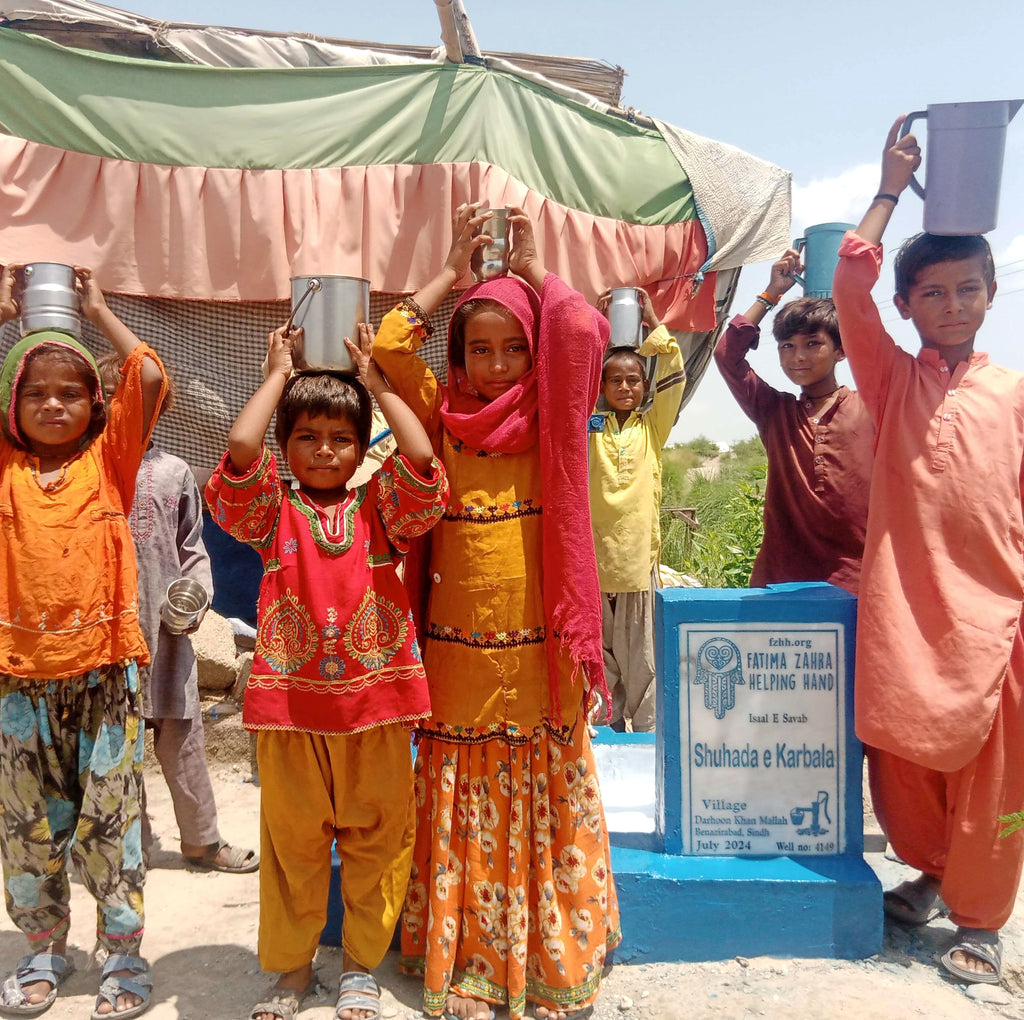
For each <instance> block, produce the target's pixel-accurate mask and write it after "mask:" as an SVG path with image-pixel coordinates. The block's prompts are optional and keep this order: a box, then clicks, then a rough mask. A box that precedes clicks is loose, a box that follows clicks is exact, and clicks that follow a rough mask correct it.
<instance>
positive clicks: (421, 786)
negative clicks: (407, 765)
mask: <svg viewBox="0 0 1024 1020" xmlns="http://www.w3.org/2000/svg"><path fill="white" fill-rule="evenodd" d="M477 210H478V207H477V206H475V205H471V206H463V207H461V208H460V209H459V210H458V213H457V218H456V222H455V241H454V243H453V246H452V249H451V252H450V253H449V255H448V258H447V260H446V262H445V264H444V267H443V268H442V270H441V272H440V273H439V274H438V276H437V277H436V278H435V279H434V280H432V281H431V282H430V283H429V284H428V285H427V286H426V287H424V288H423V289H422V290H421V291H420V292H419V293H417V294H416V295H415V297H414V299H413V300H411V301H405V302H402V303H401V304H400V305H399V306H398V308H397V309H395V310H394V311H393V312H391V313H389V314H388V315H387V316H385V318H384V321H383V323H382V324H381V329H380V331H379V333H378V334H377V338H376V341H375V344H374V348H373V354H374V359H375V360H376V361H377V363H378V364H379V365H380V367H381V368H382V369H383V371H384V373H385V375H386V376H387V377H388V379H389V381H390V383H391V385H392V386H393V387H394V388H395V390H396V391H397V392H398V393H399V394H400V395H401V396H402V398H403V399H404V400H405V401H406V402H407V403H408V404H409V405H410V406H411V407H412V408H413V409H414V410H415V411H416V413H417V414H418V415H419V416H420V418H421V420H422V421H423V422H424V424H425V426H426V428H427V431H428V433H429V434H430V436H431V439H432V442H433V444H434V449H435V451H436V453H437V455H438V456H439V458H440V459H441V461H442V462H443V463H444V465H445V469H446V470H447V472H448V477H449V482H450V485H451V502H450V505H449V508H448V510H447V512H446V513H445V515H444V517H443V519H442V521H441V523H440V524H438V525H437V527H436V528H435V529H434V531H433V533H432V534H431V536H430V548H429V550H428V549H421V550H420V554H421V556H422V559H421V561H420V562H421V567H422V569H420V570H417V566H416V564H415V563H410V564H409V567H408V572H407V580H408V581H409V582H410V583H411V584H413V585H415V584H416V579H417V578H421V579H422V580H423V581H424V582H425V588H426V589H427V590H424V591H422V592H419V591H418V592H417V593H415V594H423V595H424V596H425V597H424V598H423V599H422V600H421V601H420V606H421V608H423V609H424V612H423V614H422V619H421V620H420V624H421V631H422V637H423V650H424V665H425V666H426V670H427V678H428V683H429V687H430V698H431V706H432V712H433V714H432V717H431V718H430V719H429V720H428V721H427V722H426V723H424V724H423V725H422V726H421V728H420V744H419V753H418V756H417V766H416V799H417V835H416V845H415V849H414V852H413V868H412V877H411V881H410V885H409V893H408V896H407V900H406V907H405V912H404V915H403V923H402V952H403V967H404V968H405V969H407V970H412V971H418V972H422V973H423V974H424V977H425V989H424V1000H425V1001H424V1005H425V1009H426V1012H427V1013H428V1014H430V1015H432V1016H445V1017H457V1018H460V1020H462V1018H465V1020H477V1018H481V1020H484V1018H487V1017H489V1016H493V1015H494V1014H493V1009H492V1005H493V1004H503V1005H507V1007H508V1010H509V1014H510V1016H511V1017H512V1018H519V1017H522V1016H523V1014H524V1012H525V1009H526V1003H527V1002H531V1003H533V1004H534V1005H535V1011H536V1015H537V1016H538V1017H542V1018H546V1017H550V1018H553V1020H560V1018H565V1017H573V1018H576V1017H584V1016H588V1015H589V1014H590V1013H591V1012H592V1009H593V1007H592V1005H591V1003H592V1002H593V1000H594V998H595V997H596V995H597V991H598V985H599V983H600V980H601V974H602V968H603V966H604V962H605V957H606V954H607V952H608V951H609V950H610V949H611V948H613V947H614V946H615V945H617V944H618V941H619V939H620V934H619V923H618V906H617V902H616V898H615V887H614V884H613V882H612V877H611V874H610V871H609V856H610V855H609V844H608V836H607V830H606V827H605V822H604V813H603V810H602V807H601V797H600V791H599V789H598V784H597V777H596V772H595V768H594V759H593V754H592V751H591V746H590V738H589V735H588V731H587V725H586V718H585V711H584V708H585V704H586V702H587V700H588V694H589V692H590V691H591V690H592V689H594V688H597V689H598V690H601V689H604V676H603V666H602V651H601V612H600V596H599V591H598V583H597V568H596V564H595V559H594V549H593V538H592V533H591V528H590V512H589V495H588V487H587V462H586V442H587V440H586V427H585V423H586V418H587V415H588V414H589V412H590V409H591V408H592V407H593V405H594V401H595V399H596V394H597V387H598V383H599V379H600V372H601V359H602V355H603V352H604V349H605V344H606V341H607V321H606V320H605V319H604V317H603V316H601V315H599V314H598V313H597V312H596V311H595V310H594V309H593V308H591V307H590V306H589V305H588V304H587V303H586V301H585V300H584V299H583V297H582V296H581V295H579V294H577V293H575V292H573V291H572V290H570V289H569V288H568V287H567V286H566V285H565V284H564V283H563V282H562V281H561V280H559V279H558V278H557V277H556V276H554V275H552V274H550V273H545V271H544V269H543V267H542V266H541V264H540V262H539V260H538V258H537V254H536V250H535V246H534V242H533V232H532V228H531V226H530V223H529V220H528V219H527V218H526V217H525V216H524V215H523V214H522V212H521V210H512V212H513V215H512V216H511V217H510V219H511V222H512V225H513V246H512V253H511V257H510V267H511V269H512V270H513V272H515V273H517V274H518V276H519V277H520V278H521V279H515V278H512V277H508V278H501V279H497V280H493V281H490V282H487V283H483V284H478V285H477V286H475V287H473V288H471V289H470V290H469V291H467V292H466V293H465V294H464V295H463V297H462V299H461V300H460V302H459V304H458V306H457V308H456V311H455V315H454V316H453V319H452V323H451V327H450V341H449V351H448V353H449V373H448V383H447V385H443V384H441V383H440V382H439V381H438V380H437V379H436V378H435V377H434V375H433V374H432V373H431V371H430V369H429V368H428V367H427V365H426V364H425V362H423V361H422V360H421V359H420V358H419V357H418V356H417V355H416V351H417V349H418V348H419V347H420V346H421V344H422V343H423V342H424V341H425V340H427V339H428V338H429V336H430V334H431V327H430V324H429V320H428V316H429V314H430V313H431V312H433V311H434V310H435V309H436V308H437V307H438V306H439V305H440V303H441V301H442V300H443V299H444V297H445V295H446V294H447V293H448V292H449V291H450V290H451V288H452V287H453V286H454V285H455V283H456V282H457V281H458V280H459V279H460V278H461V277H462V276H463V275H464V274H465V272H466V269H467V268H468V266H469V260H470V256H471V254H472V252H473V250H474V249H475V248H476V247H477V246H478V245H479V244H482V243H484V242H485V240H486V239H485V237H474V236H473V234H474V231H475V230H476V229H477V228H478V227H479V226H480V224H481V223H482V222H483V220H484V219H485V218H486V211H485V212H484V213H483V214H481V213H479V212H478V211H477ZM415 604H416V599H415V597H414V605H415Z"/></svg>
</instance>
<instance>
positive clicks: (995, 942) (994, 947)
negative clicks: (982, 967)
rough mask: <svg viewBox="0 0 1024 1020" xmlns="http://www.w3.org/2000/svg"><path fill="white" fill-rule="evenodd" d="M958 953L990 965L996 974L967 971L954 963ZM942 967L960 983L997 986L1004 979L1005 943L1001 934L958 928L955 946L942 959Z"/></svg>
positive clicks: (981, 929) (986, 930)
mask: <svg viewBox="0 0 1024 1020" xmlns="http://www.w3.org/2000/svg"><path fill="white" fill-rule="evenodd" d="M956 952H961V953H966V954H967V955H968V956H973V957H974V958H975V959H976V960H981V961H982V962H983V963H987V964H989V965H990V966H991V967H992V968H993V971H994V973H992V974H987V973H985V972H984V971H976V970H967V969H966V968H965V967H962V966H961V965H960V964H958V963H954V962H953V954H954V953H956ZM942 966H943V967H945V968H946V970H948V971H949V973H950V974H952V975H953V977H955V978H958V979H959V980H960V981H966V982H967V983H968V984H972V985H997V984H999V982H1000V981H1001V980H1002V977H1003V943H1002V940H1001V939H1000V938H999V932H997V931H989V930H988V929H987V928H957V930H956V935H954V936H953V945H951V946H950V947H949V951H948V952H947V953H945V954H944V955H943V957H942Z"/></svg>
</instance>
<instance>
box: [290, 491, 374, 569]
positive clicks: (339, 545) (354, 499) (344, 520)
mask: <svg viewBox="0 0 1024 1020" xmlns="http://www.w3.org/2000/svg"><path fill="white" fill-rule="evenodd" d="M365 498H366V487H365V486H363V485H361V486H359V488H357V489H354V490H353V491H352V492H351V493H350V494H349V501H348V503H347V504H345V506H344V509H343V510H342V512H341V514H340V518H341V520H340V522H339V530H340V532H341V534H340V536H339V538H338V539H337V540H334V539H332V538H331V537H330V536H329V535H328V534H327V532H326V531H324V526H323V523H322V521H321V520H320V514H319V513H318V512H317V510H316V508H315V507H314V506H313V505H312V504H311V503H309V502H307V501H306V499H305V497H304V496H303V495H302V493H301V491H300V490H298V489H289V490H288V502H289V503H291V505H292V506H293V507H295V509H296V510H298V511H299V513H300V514H302V516H303V517H305V518H306V521H307V522H308V523H309V533H310V535H311V536H312V538H313V541H314V542H316V544H317V545H318V546H319V547H320V548H321V549H323V550H324V552H327V553H330V554H331V555H332V556H339V555H340V554H341V553H344V552H348V550H349V549H350V548H351V547H352V538H353V534H354V529H353V523H354V521H355V516H356V511H358V509H359V508H360V507H361V506H362V505H363V500H364V499H365Z"/></svg>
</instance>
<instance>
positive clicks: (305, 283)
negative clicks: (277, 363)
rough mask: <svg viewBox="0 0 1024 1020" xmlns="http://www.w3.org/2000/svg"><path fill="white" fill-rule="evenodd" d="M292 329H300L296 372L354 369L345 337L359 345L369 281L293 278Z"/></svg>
mask: <svg viewBox="0 0 1024 1020" xmlns="http://www.w3.org/2000/svg"><path fill="white" fill-rule="evenodd" d="M289 321H290V322H291V324H292V325H293V326H296V327H299V326H301V327H302V330H303V334H304V335H303V338H302V343H301V345H300V348H301V349H299V348H297V349H296V350H295V351H294V352H293V355H292V356H293V358H294V361H295V367H296V368H298V369H315V368H326V369H333V370H335V371H342V372H350V371H352V370H353V368H354V367H355V366H354V365H353V364H352V357H351V355H350V354H349V353H348V349H347V348H346V347H345V337H348V338H349V339H350V340H351V341H352V342H353V343H355V344H358V342H359V331H358V329H357V327H358V325H359V323H360V322H369V321H370V281H369V280H363V279H360V278H359V277H357V276H293V277H292V316H291V319H290V320H289Z"/></svg>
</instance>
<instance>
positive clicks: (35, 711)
mask: <svg viewBox="0 0 1024 1020" xmlns="http://www.w3.org/2000/svg"><path fill="white" fill-rule="evenodd" d="M76 275H77V280H78V289H79V294H80V297H81V305H82V312H83V314H84V315H85V317H86V318H87V319H89V320H90V321H91V322H92V323H93V324H94V325H96V326H97V327H98V328H99V329H100V330H101V331H102V332H103V333H104V334H105V335H106V337H107V339H108V340H109V341H110V343H111V345H112V346H113V347H114V349H115V350H116V351H117V353H118V355H119V356H120V358H121V359H122V360H123V361H124V367H123V369H122V373H121V383H120V385H119V387H118V389H117V392H116V393H115V394H114V395H113V396H112V398H111V400H110V403H109V405H105V404H104V399H103V390H102V387H101V386H100V381H99V374H98V372H97V370H96V363H95V361H94V359H93V357H92V355H91V354H90V352H89V351H88V349H87V348H86V347H85V346H84V345H82V344H81V343H79V342H78V341H77V340H75V339H74V338H73V337H71V336H68V335H66V334H64V333H58V332H49V331H48V332H39V333H31V334H29V335H28V336H26V337H24V338H23V339H22V340H21V341H19V342H18V343H17V344H15V345H14V347H13V348H12V349H11V351H10V353H9V354H8V355H7V357H6V359H5V360H4V363H3V366H2V367H0V425H2V432H3V434H2V436H0V562H2V564H3V574H2V576H0V808H2V810H0V848H2V849H0V855H2V859H3V869H4V880H5V887H6V889H7V891H8V896H7V897H6V899H7V909H8V913H9V914H10V916H11V919H12V920H13V921H14V923H15V924H16V925H17V926H18V928H20V929H21V931H23V932H24V933H25V935H26V936H27V937H28V940H29V947H30V948H29V951H28V955H26V956H25V957H24V958H23V959H22V960H21V962H20V963H19V964H18V965H17V967H16V968H15V970H14V972H13V973H12V974H11V975H10V976H9V977H8V978H7V979H6V980H5V981H4V982H3V985H2V987H0V1013H2V1014H4V1015H7V1016H19V1015H21V1016H36V1015H38V1014H39V1013H41V1012H43V1011H45V1010H46V1009H48V1008H49V1006H50V1005H52V1003H53V1001H54V1000H55V999H56V997H57V988H58V986H59V985H60V983H61V982H62V981H63V980H64V978H66V977H67V975H68V974H69V973H70V972H71V964H70V961H69V959H68V957H67V937H68V929H69V923H70V919H69V886H68V879H67V875H66V873H65V865H66V861H67V860H68V859H69V858H70V859H71V860H72V861H73V862H74V864H75V870H76V872H77V874H78V877H79V878H80V879H81V881H82V883H83V884H84V885H85V886H86V888H87V889H88V890H89V891H90V892H91V893H92V895H93V896H94V897H95V898H96V900H97V904H98V907H99V909H98V911H97V928H98V931H97V937H98V940H99V942H100V944H101V945H103V946H104V947H105V948H106V949H107V950H108V952H109V954H110V955H109V957H108V959H107V962H106V964H105V965H104V968H103V977H102V979H101V987H100V995H99V998H98V1000H97V1003H96V1010H95V1012H94V1013H93V1016H94V1017H100V1016H106V1015H108V1014H109V1015H111V1016H114V1015H116V1016H117V1017H119V1018H121V1020H126V1018H128V1017H132V1016H137V1015H138V1014H139V1013H141V1012H143V1010H145V1009H146V1008H147V1007H148V1006H149V1004H150V999H151V993H152V979H151V977H150V972H149V965H148V964H147V963H146V961H145V960H143V959H142V958H141V957H140V956H139V950H140V944H141V939H142V926H143V908H142V885H143V878H144V874H145V870H144V865H143V860H142V848H141V841H140V832H141V813H140V794H141V767H142V766H141V763H142V740H143V727H142V725H141V721H140V718H139V706H138V664H144V663H146V662H148V660H149V652H148V651H147V649H146V644H145V641H144V640H143V637H142V632H141V630H140V628H139V622H138V590H137V570H136V565H135V553H134V548H133V545H132V538H131V533H130V532H129V530H128V520H127V513H128V511H129V510H130V508H131V503H132V499H133V497H134V494H135V474H136V472H137V471H138V467H139V464H140V463H141V461H142V456H143V454H144V453H145V450H146V446H147V444H148V442H149V436H150V432H151V430H152V426H153V422H154V421H155V417H156V415H155V412H156V410H157V408H158V407H159V404H160V401H161V400H162V399H163V394H164V392H165V390H166V382H165V379H164V373H163V368H162V366H161V364H160V361H159V359H158V358H157V356H156V354H155V353H154V352H153V351H152V350H151V349H150V348H149V347H147V346H146V345H145V344H143V343H141V342H140V341H139V339H138V338H137V337H136V336H135V334H134V333H132V331H131V330H130V329H129V328H128V327H127V326H125V325H124V323H122V322H121V321H120V320H119V319H118V318H117V317H116V316H115V315H114V313H113V312H112V311H111V310H110V308H109V307H108V306H107V303H106V301H105V300H104V298H103V293H102V291H101V290H100V289H99V285H98V284H97V283H96V281H95V280H94V279H93V278H92V274H91V272H90V271H89V270H87V269H78V270H76ZM17 314H18V305H17V302H16V300H15V298H14V272H13V267H11V266H8V267H6V268H5V269H4V270H3V273H2V274H0V322H3V321H7V320H9V319H13V318H14V317H15V316H17ZM118 1007H120V1008H118ZM115 1010H117V1012H116V1014H115V1012H114V1011H115Z"/></svg>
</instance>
